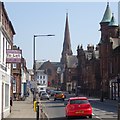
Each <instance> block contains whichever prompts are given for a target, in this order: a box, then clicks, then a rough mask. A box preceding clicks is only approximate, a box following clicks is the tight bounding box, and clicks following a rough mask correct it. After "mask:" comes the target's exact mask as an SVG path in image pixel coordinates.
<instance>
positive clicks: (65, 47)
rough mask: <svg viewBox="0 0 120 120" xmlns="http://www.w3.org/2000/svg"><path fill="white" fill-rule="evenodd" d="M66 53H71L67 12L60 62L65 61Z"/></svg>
mask: <svg viewBox="0 0 120 120" xmlns="http://www.w3.org/2000/svg"><path fill="white" fill-rule="evenodd" d="M66 55H72V50H71V43H70V32H69V24H68V12H67V13H66V23H65V33H64V43H63V51H62V58H61V63H65V62H66Z"/></svg>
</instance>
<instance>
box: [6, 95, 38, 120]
mask: <svg viewBox="0 0 120 120" xmlns="http://www.w3.org/2000/svg"><path fill="white" fill-rule="evenodd" d="M32 100H33V96H32V94H30V95H29V97H27V98H26V100H25V101H13V106H12V109H11V113H10V115H9V116H8V117H7V118H36V112H34V109H33V101H32Z"/></svg>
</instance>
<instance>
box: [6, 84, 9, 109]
mask: <svg viewBox="0 0 120 120" xmlns="http://www.w3.org/2000/svg"><path fill="white" fill-rule="evenodd" d="M8 106H9V85H8V84H5V107H8Z"/></svg>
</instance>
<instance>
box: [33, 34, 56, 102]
mask: <svg viewBox="0 0 120 120" xmlns="http://www.w3.org/2000/svg"><path fill="white" fill-rule="evenodd" d="M45 36H46V37H47V36H48V37H50V36H55V35H52V34H47V35H34V36H33V73H34V81H35V82H36V62H35V38H37V37H45ZM34 90H35V91H34V95H33V102H34V100H36V88H35V89H34Z"/></svg>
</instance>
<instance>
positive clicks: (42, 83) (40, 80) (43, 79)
mask: <svg viewBox="0 0 120 120" xmlns="http://www.w3.org/2000/svg"><path fill="white" fill-rule="evenodd" d="M36 80H37V90H38V92H40V91H46V89H47V87H48V75H47V74H45V72H44V70H36Z"/></svg>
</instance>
